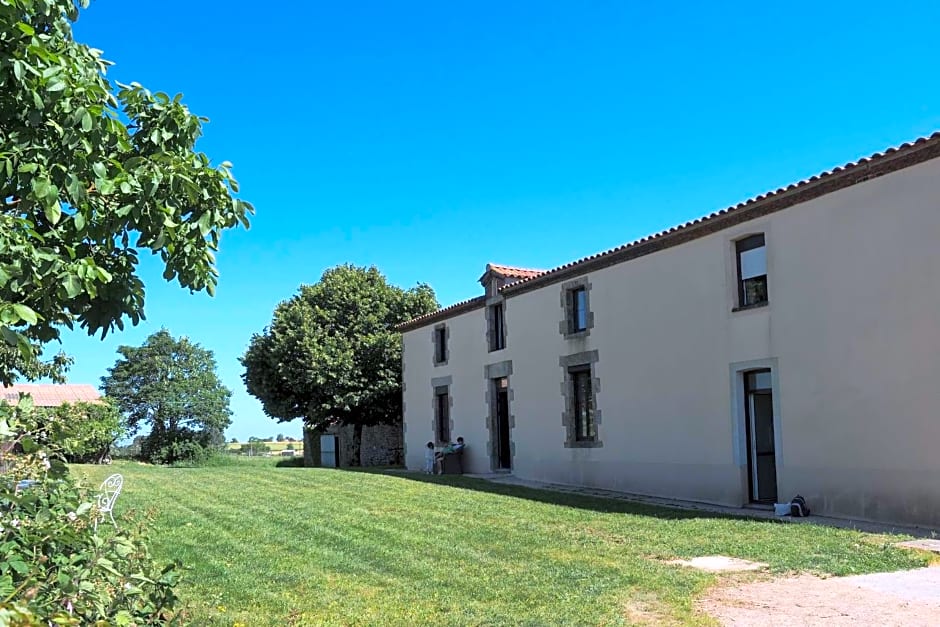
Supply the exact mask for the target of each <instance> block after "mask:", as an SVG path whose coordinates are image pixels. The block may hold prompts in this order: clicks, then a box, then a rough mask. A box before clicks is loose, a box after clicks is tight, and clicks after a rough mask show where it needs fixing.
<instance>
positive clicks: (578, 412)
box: [568, 368, 597, 442]
mask: <svg viewBox="0 0 940 627" xmlns="http://www.w3.org/2000/svg"><path fill="white" fill-rule="evenodd" d="M568 373H569V376H570V378H571V398H572V409H573V413H574V439H575V441H577V442H593V441H594V440H596V439H597V427H596V424H595V421H594V396H593V395H592V394H591V370H590V369H589V368H576V369H572V370H569V371H568Z"/></svg>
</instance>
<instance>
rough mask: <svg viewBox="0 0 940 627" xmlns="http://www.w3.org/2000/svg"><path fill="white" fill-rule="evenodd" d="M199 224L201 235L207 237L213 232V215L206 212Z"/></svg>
mask: <svg viewBox="0 0 940 627" xmlns="http://www.w3.org/2000/svg"><path fill="white" fill-rule="evenodd" d="M197 224H198V225H199V233H200V235H202V236H203V237H205V236H206V235H208V234H209V231H211V230H212V214H210V213H209V212H208V211H207V212H205V213H204V214H202V215H201V216H199V220H198V221H197Z"/></svg>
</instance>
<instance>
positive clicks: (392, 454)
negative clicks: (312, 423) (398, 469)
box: [304, 423, 405, 468]
mask: <svg viewBox="0 0 940 627" xmlns="http://www.w3.org/2000/svg"><path fill="white" fill-rule="evenodd" d="M327 433H328V434H332V435H337V436H339V447H338V448H339V465H340V467H341V468H345V467H349V466H352V465H353V457H354V453H355V450H354V448H353V435H354V428H353V427H352V426H345V427H330V428H329V429H327ZM320 435H321V434H320V433H319V432H311V431H307V430H304V442H305V446H304V465H305V466H319V465H320ZM313 440H315V442H313ZM404 461H405V456H404V438H403V434H402V426H401V423H398V424H394V425H377V426H375V427H363V428H362V465H363V466H400V465H402V464H404Z"/></svg>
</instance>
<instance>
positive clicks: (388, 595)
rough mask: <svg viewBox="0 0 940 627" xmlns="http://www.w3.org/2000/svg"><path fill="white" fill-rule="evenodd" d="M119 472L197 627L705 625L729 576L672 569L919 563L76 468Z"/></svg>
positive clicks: (369, 492)
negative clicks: (705, 611)
mask: <svg viewBox="0 0 940 627" xmlns="http://www.w3.org/2000/svg"><path fill="white" fill-rule="evenodd" d="M115 471H117V472H121V473H123V474H124V477H125V483H124V492H123V494H122V495H121V498H120V499H119V500H118V503H117V507H116V514H117V515H118V516H120V515H121V514H122V513H124V512H127V511H128V510H129V509H131V508H134V509H137V510H150V511H152V512H153V514H154V516H155V519H154V522H153V526H152V527H151V533H150V547H151V549H152V552H153V554H154V556H155V557H156V558H157V559H159V560H164V561H165V560H170V559H172V558H180V559H181V560H182V561H183V563H184V564H185V565H186V567H187V568H188V569H189V570H188V571H187V574H186V579H185V582H184V583H183V584H182V586H181V587H180V589H179V592H180V595H181V598H182V599H183V601H184V603H185V604H186V612H187V615H186V616H185V618H184V620H183V624H187V625H208V626H213V625H214V626H223V625H224V626H227V627H234V626H236V625H242V626H246V627H247V626H251V627H255V626H265V625H272V626H273V625H277V626H282V625H292V626H300V625H381V626H383V627H384V626H386V625H389V626H396V625H403V626H404V625H407V626H409V627H410V626H412V625H448V626H449V625H621V624H631V623H636V622H643V621H645V622H646V623H649V624H677V623H680V624H710V622H711V621H709V619H707V618H706V617H703V616H701V615H700V614H697V613H696V611H695V609H694V605H693V604H694V600H695V598H696V597H698V596H699V595H701V594H703V593H704V592H705V591H706V590H707V589H708V588H710V587H712V586H714V585H720V584H721V583H722V582H723V581H726V580H727V576H722V575H716V574H709V573H704V572H698V571H694V570H691V569H684V568H681V567H678V566H674V565H670V564H668V563H666V562H667V561H668V560H670V559H674V558H689V557H697V556H702V555H715V554H722V555H729V556H734V557H740V558H745V559H751V560H757V561H762V562H767V563H768V564H770V568H771V570H772V571H774V572H778V573H779V572H789V571H811V572H817V573H823V574H839V575H844V574H850V573H863V572H876V571H891V570H898V569H902V568H911V567H914V566H920V565H923V564H924V563H925V559H924V558H923V557H921V556H918V555H916V554H913V553H910V552H906V551H902V550H899V549H896V548H893V547H891V543H892V542H893V541H895V540H896V539H897V538H896V537H889V536H872V535H869V534H864V533H859V532H855V531H848V530H844V529H833V528H829V527H823V526H817V525H799V524H785V523H779V522H774V521H755V520H746V519H740V518H727V517H717V516H712V515H709V514H707V513H703V512H693V511H678V510H669V509H662V508H656V507H649V506H644V505H639V504H631V503H626V502H622V501H612V500H605V499H597V498H589V497H582V496H577V495H571V494H558V493H552V492H546V491H541V490H533V489H529V488H522V487H515V486H507V485H500V484H495V483H490V482H487V481H483V480H479V479H472V478H469V477H460V476H453V475H444V476H441V477H438V476H427V475H422V474H411V473H394V474H392V473H389V474H381V473H376V472H353V471H344V470H335V469H324V468H278V467H276V460H275V459H270V458H269V459H265V458H259V459H255V460H249V459H247V458H241V457H238V458H233V459H232V460H231V461H230V462H229V463H228V464H226V465H223V466H218V467H209V468H162V467H157V466H150V465H144V464H136V463H131V462H121V463H115V464H114V465H113V466H76V467H73V472H74V473H75V474H76V475H77V476H79V477H83V476H84V477H87V479H88V480H89V481H90V482H93V483H97V482H99V481H101V479H103V478H104V477H105V476H106V475H107V474H109V473H111V472H115ZM118 520H119V522H120V518H119V519H118ZM794 602H799V599H794ZM774 618H775V619H779V618H780V617H774Z"/></svg>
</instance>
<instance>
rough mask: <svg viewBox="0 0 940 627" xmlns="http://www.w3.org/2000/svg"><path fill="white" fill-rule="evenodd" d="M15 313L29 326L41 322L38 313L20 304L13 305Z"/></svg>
mask: <svg viewBox="0 0 940 627" xmlns="http://www.w3.org/2000/svg"><path fill="white" fill-rule="evenodd" d="M13 311H14V312H15V313H16V315H17V316H19V319H20V320H22V321H23V322H25V323H26V324H29V325H34V324H36V323H37V322H39V317H38V316H37V315H36V312H35V311H33V310H32V309H30V308H29V307H27V306H26V305H21V304H19V303H14V304H13Z"/></svg>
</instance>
